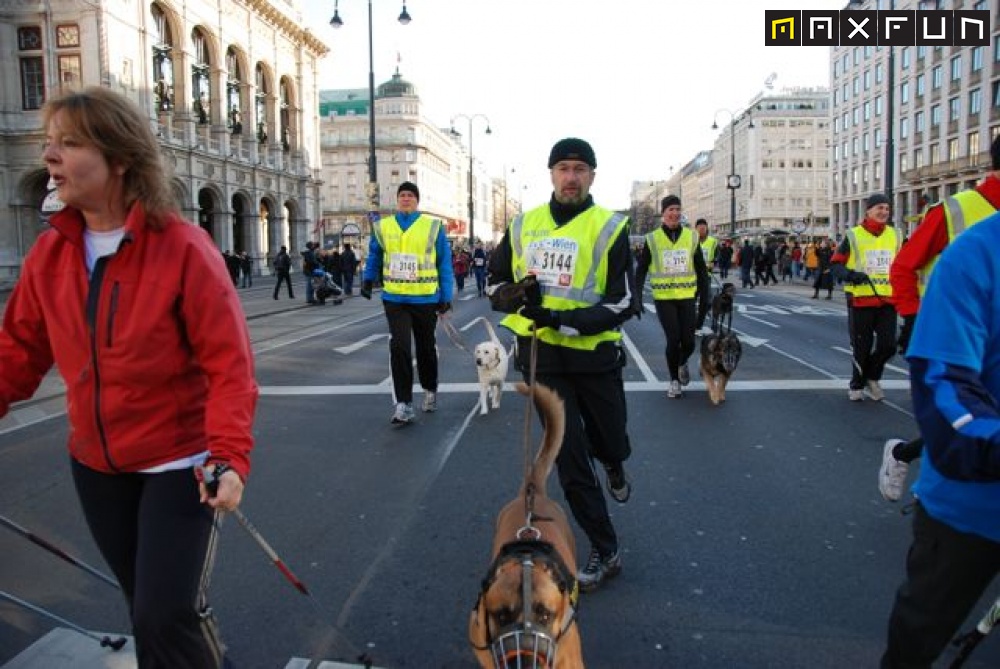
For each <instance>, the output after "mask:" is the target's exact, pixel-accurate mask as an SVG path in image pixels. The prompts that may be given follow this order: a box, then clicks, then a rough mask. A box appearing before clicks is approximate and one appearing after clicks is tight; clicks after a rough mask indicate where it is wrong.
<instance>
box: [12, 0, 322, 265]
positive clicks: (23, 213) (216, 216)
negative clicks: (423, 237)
mask: <svg viewBox="0 0 1000 669" xmlns="http://www.w3.org/2000/svg"><path fill="white" fill-rule="evenodd" d="M0 43H2V44H5V45H9V50H8V53H9V54H10V55H11V57H10V58H6V59H4V60H3V61H2V62H0V109H2V110H3V112H2V113H0V194H2V196H3V202H2V204H0V220H2V221H3V223H2V224H0V278H4V277H6V278H8V279H9V278H12V277H14V276H16V274H17V272H18V271H19V268H20V265H21V261H22V259H23V257H24V254H25V253H26V252H27V250H28V249H29V248H30V247H31V245H32V243H33V242H34V240H35V239H36V238H37V236H38V235H39V234H40V232H41V231H42V230H44V228H45V217H44V215H43V214H42V213H41V212H40V206H41V203H42V202H43V200H44V198H45V196H46V192H47V182H48V175H47V173H46V171H45V169H44V165H43V164H42V160H41V145H42V141H43V139H44V134H45V129H44V128H43V127H42V125H41V113H40V109H41V107H42V105H43V104H44V102H45V100H46V99H47V98H48V97H50V96H52V95H54V94H55V93H56V92H58V91H60V90H61V89H64V88H69V89H77V88H80V87H85V86H94V85H100V86H106V87H109V88H111V89H112V90H115V91H118V92H121V93H123V94H124V95H126V96H128V97H130V98H131V99H133V100H134V101H136V102H137V103H138V104H139V106H140V107H141V108H143V109H145V110H146V111H147V113H148V115H149V122H150V125H151V127H152V128H153V129H154V130H155V131H156V133H157V135H158V136H159V137H160V140H161V146H162V150H163V155H164V159H165V160H166V161H167V163H168V165H169V166H170V167H171V168H172V169H173V186H174V192H175V193H176V196H177V201H178V203H179V206H180V209H181V212H182V213H183V214H184V215H185V216H186V217H187V218H189V219H190V220H191V221H193V222H194V223H196V224H197V225H200V226H201V227H203V228H205V230H207V231H208V232H209V234H211V236H212V238H213V239H214V240H215V243H216V245H217V246H218V247H219V248H220V250H225V249H231V250H234V251H247V252H248V253H249V254H250V255H251V256H253V257H254V258H255V259H256V260H257V261H258V262H259V263H260V264H259V265H258V267H261V266H263V260H264V259H265V258H270V257H272V256H273V255H274V253H275V252H276V251H277V249H278V247H279V246H281V245H286V246H289V247H290V248H297V247H299V246H301V245H304V243H305V241H306V240H307V239H309V236H310V234H311V232H312V229H313V227H314V224H313V221H315V220H317V219H318V215H319V194H320V193H319V190H320V181H319V179H320V167H321V166H320V151H319V133H318V113H317V109H318V101H317V100H316V94H315V82H316V79H317V76H318V71H319V62H320V60H321V59H322V58H323V56H325V55H326V54H327V52H328V51H329V49H328V48H327V47H326V46H325V45H324V44H323V43H322V42H320V41H319V40H318V39H317V38H316V37H315V36H314V35H313V34H312V33H311V32H310V31H309V30H307V29H304V28H302V16H301V12H300V10H299V4H298V0H244V1H242V2H232V1H229V0H188V1H186V2H180V0H155V1H154V2H138V3H129V2H125V3H123V2H114V1H112V0H89V1H88V2H85V3H84V2H79V1H76V0H45V1H44V2H41V3H39V2H29V1H27V0H23V1H22V0H16V1H14V2H7V3H5V5H4V11H3V13H0Z"/></svg>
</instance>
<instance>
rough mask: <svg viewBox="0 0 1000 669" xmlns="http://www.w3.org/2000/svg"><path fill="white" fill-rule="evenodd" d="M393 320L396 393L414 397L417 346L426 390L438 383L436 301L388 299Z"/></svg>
mask: <svg viewBox="0 0 1000 669" xmlns="http://www.w3.org/2000/svg"><path fill="white" fill-rule="evenodd" d="M382 305H383V306H384V307H385V318H386V320H387V321H388V322H389V366H390V367H391V368H392V388H393V395H395V397H396V401H397V402H406V403H410V402H412V401H413V347H414V342H415V343H416V350H417V377H418V378H419V379H420V386H421V387H422V388H423V389H424V390H433V391H436V390H437V387H438V357H437V339H436V338H435V336H434V328H436V327H437V305H436V304H405V303H402V302H386V301H383V302H382Z"/></svg>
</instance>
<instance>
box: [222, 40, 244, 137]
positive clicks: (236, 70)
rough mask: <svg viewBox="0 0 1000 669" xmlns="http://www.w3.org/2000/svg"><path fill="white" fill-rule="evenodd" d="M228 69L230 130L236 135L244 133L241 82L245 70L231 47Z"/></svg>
mask: <svg viewBox="0 0 1000 669" xmlns="http://www.w3.org/2000/svg"><path fill="white" fill-rule="evenodd" d="M226 69H227V70H228V71H229V75H228V78H227V79H226V105H227V106H228V107H229V110H228V114H229V123H228V125H229V131H230V132H231V133H232V134H234V135H242V134H243V106H242V104H241V103H240V84H241V83H242V81H243V72H242V71H241V70H240V59H239V58H237V57H236V51H235V50H234V49H233V47H229V50H228V51H226Z"/></svg>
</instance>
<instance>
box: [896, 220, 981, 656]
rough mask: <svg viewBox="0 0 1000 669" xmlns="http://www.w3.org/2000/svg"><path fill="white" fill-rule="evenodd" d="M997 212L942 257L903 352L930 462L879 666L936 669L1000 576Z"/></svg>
mask: <svg viewBox="0 0 1000 669" xmlns="http://www.w3.org/2000/svg"><path fill="white" fill-rule="evenodd" d="M998 248H1000V214H993V215H992V216H989V217H988V218H987V219H986V220H984V221H982V222H981V223H979V224H977V225H976V226H975V227H973V228H971V229H969V230H968V231H966V232H964V233H962V234H961V235H959V237H958V238H957V239H955V241H954V242H953V243H951V244H949V245H948V247H947V248H946V249H945V251H944V253H942V254H941V259H940V261H939V262H938V263H937V265H936V266H935V268H934V275H933V276H932V277H931V281H930V283H929V284H928V286H927V292H926V293H925V294H924V296H923V304H922V306H921V307H920V317H919V318H917V321H916V325H915V326H914V328H913V339H912V341H911V342H910V345H909V347H908V349H907V360H908V361H909V363H910V383H911V386H912V390H913V413H914V414H915V415H916V418H917V422H918V424H919V425H920V433H921V434H922V435H923V437H924V442H925V445H924V450H925V455H924V457H923V459H922V461H921V464H920V475H919V477H918V479H917V482H916V484H915V485H914V487H913V491H914V494H915V495H916V497H917V503H916V504H915V507H914V508H915V511H914V513H913V541H912V543H911V544H910V547H909V550H908V551H907V554H906V581H905V582H904V583H903V584H902V585H901V586H900V588H899V589H898V590H897V591H896V598H895V602H894V604H893V608H892V614H891V616H890V618H889V629H888V639H887V646H886V650H885V654H884V655H883V656H882V660H881V664H880V666H881V667H883V669H895V668H897V667H898V668H902V667H931V666H935V660H936V659H937V658H938V657H939V656H940V655H941V653H942V652H943V651H944V649H945V648H946V647H947V646H948V643H949V642H950V641H951V640H952V639H953V638H954V637H955V633H956V632H957V631H958V629H959V626H960V625H962V623H963V621H965V620H966V618H967V617H968V615H969V613H970V612H971V611H972V609H973V607H974V606H975V605H976V602H977V601H979V599H980V597H981V596H982V595H983V593H984V591H985V590H986V589H987V588H988V587H989V585H990V583H991V582H992V581H993V580H994V579H995V578H996V575H997V571H998V570H1000V458H998V457H997V454H998V453H1000V430H998V429H997V425H998V424H1000V411H998V406H1000V322H998V320H997V318H996V313H997V305H998V304H1000V259H998V256H997V249H998Z"/></svg>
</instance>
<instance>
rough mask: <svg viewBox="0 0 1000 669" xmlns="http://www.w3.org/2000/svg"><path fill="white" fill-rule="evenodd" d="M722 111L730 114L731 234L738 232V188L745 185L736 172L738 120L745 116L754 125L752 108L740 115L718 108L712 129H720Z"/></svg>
mask: <svg viewBox="0 0 1000 669" xmlns="http://www.w3.org/2000/svg"><path fill="white" fill-rule="evenodd" d="M720 113H726V114H729V174H727V175H726V188H728V189H729V234H733V233H735V232H736V189H737V188H739V187H740V186H742V185H743V180H742V179H741V178H740V175H739V174H737V173H736V122H737V121H739V120H740V119H742V118H743V117H744V116H745V117H747V119H749V123H748V124H747V127H748V128H752V127H754V125H753V118H751V116H750V110H749V109H748V110H746V111H745V112H744V113H743V114H741V115H740V116H736V114H734V113H733V112H731V111H730V110H728V109H718V110H716V112H715V118H714V119H712V130H718V129H719V124H718V118H719V114H720Z"/></svg>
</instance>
